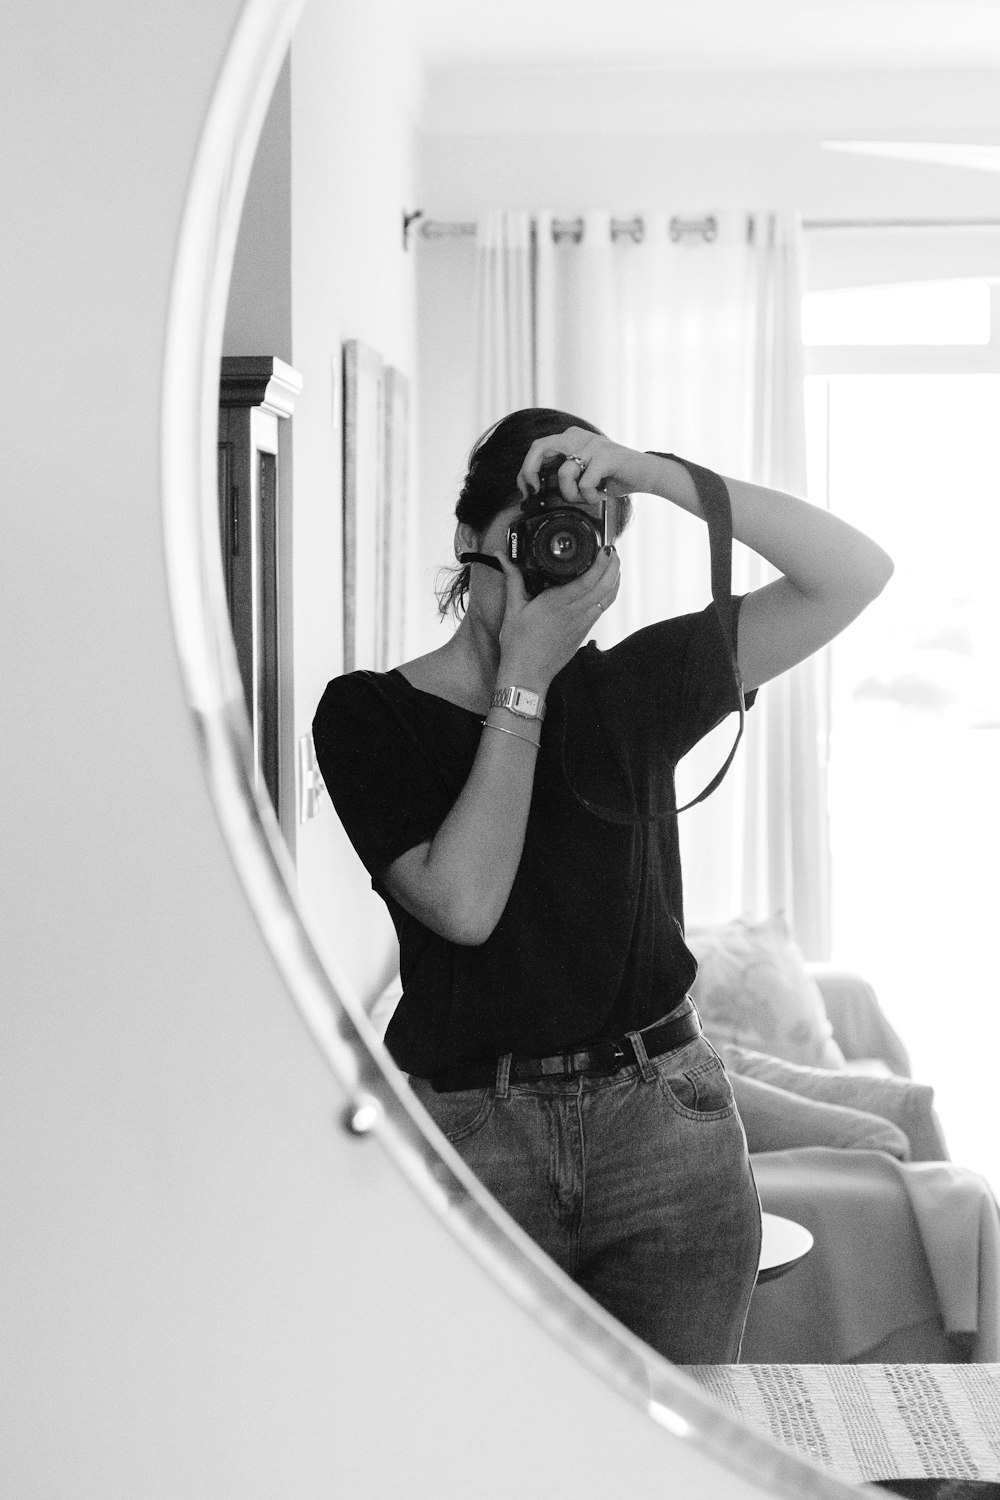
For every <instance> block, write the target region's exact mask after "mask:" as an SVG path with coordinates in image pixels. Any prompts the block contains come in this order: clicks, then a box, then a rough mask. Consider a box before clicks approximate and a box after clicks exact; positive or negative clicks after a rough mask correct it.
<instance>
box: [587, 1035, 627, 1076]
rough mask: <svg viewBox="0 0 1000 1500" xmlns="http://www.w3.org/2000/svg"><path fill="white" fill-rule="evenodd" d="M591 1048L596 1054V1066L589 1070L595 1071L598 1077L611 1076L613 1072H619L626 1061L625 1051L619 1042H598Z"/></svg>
mask: <svg viewBox="0 0 1000 1500" xmlns="http://www.w3.org/2000/svg"><path fill="white" fill-rule="evenodd" d="M590 1050H591V1052H592V1053H593V1054H595V1066H594V1067H592V1068H591V1069H590V1070H589V1071H590V1072H592V1073H595V1074H596V1075H597V1077H598V1078H609V1077H610V1076H611V1074H612V1073H617V1072H618V1070H619V1069H620V1068H621V1067H622V1066H623V1064H624V1062H625V1052H624V1050H623V1048H622V1046H621V1044H620V1043H619V1042H598V1043H597V1044H596V1046H594V1047H592V1048H591V1049H590ZM597 1054H599V1057H598V1056H597Z"/></svg>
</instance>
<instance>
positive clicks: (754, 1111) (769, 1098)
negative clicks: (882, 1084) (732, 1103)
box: [729, 1071, 910, 1161]
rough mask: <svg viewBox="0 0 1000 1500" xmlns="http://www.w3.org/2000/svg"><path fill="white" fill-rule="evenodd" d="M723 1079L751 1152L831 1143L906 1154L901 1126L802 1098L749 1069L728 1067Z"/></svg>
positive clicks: (900, 1157) (900, 1158)
mask: <svg viewBox="0 0 1000 1500" xmlns="http://www.w3.org/2000/svg"><path fill="white" fill-rule="evenodd" d="M729 1081H730V1083H731V1084H732V1086H733V1093H734V1094H735V1095H736V1107H737V1109H738V1110H739V1112H740V1119H741V1120H742V1121H743V1129H744V1130H745V1131H746V1137H747V1146H748V1147H749V1149H750V1151H751V1152H759V1151H790V1150H793V1149H794V1148H795V1147H796V1146H832V1147H835V1148H837V1149H839V1150H842V1151H887V1152H888V1153H889V1155H890V1156H894V1157H896V1159H897V1161H909V1160H910V1143H909V1141H908V1140H907V1138H906V1134H905V1132H904V1131H902V1130H900V1128H899V1126H898V1125H893V1124H892V1123H891V1122H890V1121H889V1120H884V1119H880V1118H879V1117H878V1116H877V1115H873V1114H867V1113H865V1112H864V1111H863V1110H860V1109H845V1108H843V1107H841V1106H839V1105H836V1104H823V1103H821V1102H820V1101H819V1100H818V1099H807V1098H805V1097H804V1096H803V1095H801V1094H793V1093H790V1092H789V1091H788V1089H783V1088H777V1087H776V1086H775V1085H774V1084H772V1083H764V1082H763V1081H762V1080H761V1079H759V1078H754V1077H751V1076H750V1075H749V1074H742V1073H737V1072H735V1071H730V1074H729Z"/></svg>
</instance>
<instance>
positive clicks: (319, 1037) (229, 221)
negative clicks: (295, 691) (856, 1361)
mask: <svg viewBox="0 0 1000 1500" xmlns="http://www.w3.org/2000/svg"><path fill="white" fill-rule="evenodd" d="M315 3H321V0H315ZM304 5H305V0H246V3H245V4H244V6H243V8H242V11H241V13H240V15H239V18H238V21H237V24H236V27H235V30H234V33H233V36H232V39H231V42H230V45H229V48H228V50H227V53H226V56H225V58H224V61H223V63H222V67H221V69H220V73H219V77H218V80H217V82H216V86H215V90H214V93H213V96H212V100H211V103H210V106H209V109H208V113H207V116H206V120H205V124H204V127H203V130H202V133H201V138H200V141H199V145H198V150H197V154H196V157H195V162H194V167H193V170H192V175H191V179H190V182H189V186H188V192H187V197H186V202H185V208H184V214H183V218H182V222H181V227H180V234H179V239H178V246H177V251H176V257H175V262H174V270H173V277H172V283H171V294H170V304H169V310H168V321H167V338H166V353H165V358H164V366H163V375H162V405H161V418H162V420H161V444H162V447H161V488H162V499H163V535H164V547H165V553H166V567H167V577H168V587H169V594H170V606H171V612H172V618H173V626H174V632H175V636H176V642H177V650H178V655H179V659H180V666H181V673H182V678H183V685H184V689H185V693H186V696H187V700H188V704H189V707H190V711H191V715H192V718H193V720H194V725H195V730H196V734H197V738H198V741H199V746H200V751H201V758H202V763H203V767H204V772H205V776H206V780H207V782H208V787H209V791H210V794H211V797H212V801H213V804H214V806H215V810H216V814H217V817H218V820H219V824H220V828H221V832H222V835H223V838H224V840H225V842H226V844H227V846H228V849H229V852H230V855H231V858H232V860H233V863H234V865H235V868H236V872H237V875H238V877H239V879H240V882H241V883H242V885H243V888H244V890H245V892H246V895H247V898H248V900H249V903H250V907H251V909H252V911H253V913H254V915H255V917H256V920H257V922H258V924H259V926H260V928H261V931H262V933H263V935H264V939H265V941H266V943H267V945H268V947H269V949H270V951H271V954H272V956H273V957H274V959H275V962H276V964H277V967H278V970H279V972H280V974H281V976H282V978H283V979H284V981H285V983H286V985H287V987H288V990H289V992H290V995H291V998H292V1000H293V1003H294V1004H295V1006H296V1008H297V1010H298V1012H299V1014H300V1016H301V1017H302V1019H303V1021H304V1022H305V1024H306V1026H307V1027H308V1029H309V1031H310V1033H311V1035H312V1037H313V1039H314V1041H315V1043H316V1045H317V1046H318V1047H319V1049H320V1051H321V1052H322V1054H323V1057H324V1058H325V1060H326V1062H327V1064H328V1065H329V1068H330V1070H331V1072H332V1073H333V1075H334V1077H335V1079H336V1081H337V1083H338V1084H339V1085H340V1087H341V1089H342V1090H343V1091H344V1093H345V1094H346V1096H347V1100H348V1104H347V1107H346V1109H345V1110H344V1114H343V1117H342V1123H343V1125H344V1128H345V1129H347V1130H350V1131H352V1132H353V1133H354V1134H356V1135H368V1134H371V1135H372V1136H374V1137H375V1138H376V1139H377V1140H378V1141H379V1142H380V1144H381V1145H382V1146H383V1147H384V1149H385V1150H386V1151H387V1152H388V1153H389V1155H390V1157H391V1158H392V1160H393V1161H394V1162H395V1164H396V1166H397V1167H398V1168H399V1170H400V1171H401V1172H402V1173H403V1174H404V1176H405V1177H406V1178H407V1179H408V1181H409V1183H410V1184H411V1186H413V1187H414V1188H415V1189H416V1191H417V1192H418V1193H419V1194H420V1196H421V1197H422V1199H423V1200H424V1202H425V1204H426V1205H427V1207H428V1208H429V1209H430V1210H431V1211H432V1212H433V1213H435V1214H436V1215H437V1217H438V1218H439V1219H440V1220H441V1222H442V1223H443V1225H444V1227H445V1228H446V1229H447V1230H448V1231H449V1232H450V1233H451V1234H452V1235H454V1236H455V1238H456V1239H458V1240H459V1241H460V1242H461V1243H462V1244H463V1246H465V1248H466V1249H467V1250H468V1251H469V1252H470V1253H471V1254H472V1255H473V1257H474V1258H475V1259H476V1260H477V1261H478V1263H479V1264H480V1266H481V1267H482V1269H483V1270H484V1271H485V1272H487V1273H488V1274H489V1275H490V1276H492V1277H493V1278H494V1280H495V1281H497V1282H499V1283H500V1285H501V1286H502V1287H503V1288H504V1289H505V1290H506V1291H507V1293H508V1294H509V1295H510V1296H511V1297H512V1298H513V1300H514V1301H515V1302H517V1303H518V1304H520V1306H521V1307H522V1308H524V1309H525V1310H526V1311H527V1312H528V1314H529V1315H530V1316H531V1318H532V1319H533V1320H534V1321H535V1322H536V1323H539V1324H541V1325H542V1326H544V1327H545V1328H546V1329H547V1330H548V1331H549V1332H550V1333H551V1334H552V1335H553V1337H554V1338H556V1339H557V1340H558V1341H559V1342H560V1343H561V1344H562V1345H563V1346H564V1347H565V1348H566V1349H567V1350H568V1352H569V1353H571V1354H572V1355H574V1356H575V1357H576V1358H577V1359H579V1360H581V1361H582V1362H583V1363H584V1364H585V1365H587V1366H588V1367H589V1368H591V1369H592V1370H593V1371H594V1373H595V1374H596V1375H598V1376H600V1377H601V1378H602V1379H603V1380H604V1381H605V1382H606V1383H607V1384H608V1385H609V1386H611V1387H613V1388H614V1389H615V1390H617V1391H618V1392H619V1393H620V1394H621V1395H622V1396H624V1397H625V1399H626V1400H627V1401H629V1402H630V1404H632V1405H633V1406H636V1407H639V1408H640V1409H641V1410H642V1411H644V1412H645V1413H646V1414H647V1415H648V1416H650V1417H651V1418H652V1419H653V1420H654V1421H655V1422H657V1423H658V1424H659V1425H660V1426H661V1427H663V1428H665V1429H666V1430H667V1432H669V1433H670V1434H671V1435H672V1436H673V1437H674V1438H676V1439H678V1440H680V1441H682V1442H685V1443H689V1444H691V1445H693V1446H694V1447H695V1448H696V1449H698V1450H699V1451H700V1452H701V1453H702V1454H703V1455H704V1456H706V1457H708V1458H709V1460H710V1461H712V1462H714V1463H715V1464H717V1465H718V1466H719V1468H720V1470H723V1471H725V1472H728V1473H729V1474H732V1475H733V1476H741V1477H743V1478H745V1479H748V1480H750V1481H752V1482H753V1483H754V1484H756V1485H758V1486H763V1487H764V1488H765V1489H766V1490H767V1491H768V1492H769V1493H770V1494H772V1495H774V1496H782V1497H789V1500H811V1497H815V1500H844V1497H847V1496H850V1495H857V1494H859V1493H868V1494H871V1495H875V1494H884V1493H885V1492H884V1491H882V1490H875V1489H869V1487H868V1486H863V1487H861V1488H860V1489H859V1488H858V1487H856V1486H853V1485H850V1484H848V1483H846V1482H845V1481H841V1480H839V1479H837V1478H835V1477H833V1476H832V1475H830V1474H828V1473H826V1472H824V1471H823V1470H821V1469H819V1468H817V1467H814V1466H812V1465H811V1464H809V1463H807V1462H806V1461H805V1460H802V1459H800V1458H799V1457H798V1456H797V1455H795V1454H793V1453H791V1452H789V1451H786V1450H784V1449H782V1448H779V1447H778V1446H777V1444H775V1443H773V1442H771V1441H770V1440H769V1439H768V1438H766V1437H765V1436H764V1435H763V1434H758V1433H756V1432H753V1431H751V1430H749V1429H748V1428H746V1427H744V1426H743V1425H742V1424H741V1423H739V1422H738V1421H737V1420H736V1419H735V1418H734V1417H732V1416H730V1415H729V1414H728V1413H726V1412H725V1411H724V1410H723V1409H722V1408H721V1407H719V1406H717V1405H716V1404H715V1402H713V1401H712V1400H711V1398H710V1397H708V1396H707V1395H706V1394H705V1393H704V1392H703V1391H702V1390H701V1388H700V1387H699V1386H698V1385H697V1384H696V1383H695V1382H694V1381H693V1380H692V1379H691V1378H690V1377H688V1376H686V1375H684V1374H683V1373H682V1371H681V1370H680V1369H678V1368H677V1367H675V1366H673V1365H671V1364H669V1363H668V1362H667V1361H666V1360H664V1359H662V1358H661V1357H660V1356H659V1355H658V1354H656V1353H655V1352H654V1351H653V1350H652V1349H650V1348H648V1347H647V1346H646V1345H645V1344H644V1343H642V1342H641V1341H640V1340H639V1339H637V1338H636V1337H635V1336H634V1335H632V1334H631V1333H629V1332H628V1330H626V1329H625V1328H623V1327H622V1325H621V1324H619V1323H618V1322H617V1320H615V1319H614V1318H612V1317H611V1316H610V1315H609V1314H607V1313H605V1312H604V1310H603V1309H602V1308H600V1307H599V1306H598V1305H597V1304H596V1303H594V1302H593V1301H592V1300H591V1299H590V1298H589V1297H587V1296H586V1294H585V1293H583V1292H582V1291H581V1290H580V1288H578V1287H577V1286H576V1285H575V1284H574V1283H573V1282H572V1281H571V1280H570V1279H569V1278H568V1277H567V1276H565V1275H564V1274H563V1273H562V1272H561V1271H560V1270H559V1269H558V1268H557V1267H556V1266H555V1264H554V1263H553V1262H552V1261H550V1260H549V1258H548V1257H547V1256H546V1255H545V1254H544V1252H543V1251H541V1250H540V1249H539V1247H538V1246H537V1245H536V1244H535V1243H534V1241H533V1240H531V1239H530V1238H529V1237H528V1236H527V1235H526V1234H525V1233H524V1232H523V1231H522V1230H521V1229H520V1228H519V1227H518V1226H517V1225H516V1224H515V1223H514V1221H513V1220H512V1219H510V1218H509V1217H508V1216H507V1215H506V1213H505V1212H504V1211H503V1210H502V1209H501V1208H500V1206H499V1204H497V1203H496V1202H495V1200H494V1199H493V1198H492V1197H491V1196H490V1195H489V1193H487V1192H486V1190H485V1189H484V1188H483V1187H482V1185H481V1184H480V1183H479V1182H478V1180H477V1179H476V1178H475V1177H474V1176H473V1175H472V1173H471V1172H470V1171H469V1169H468V1168H467V1167H466V1166H465V1164H464V1162H462V1160H461V1158H460V1157H459V1156H458V1155H457V1153H456V1152H454V1151H453V1149H452V1148H451V1146H450V1145H449V1143H448V1142H447V1141H446V1140H445V1138H444V1136H443V1135H441V1134H440V1133H439V1132H438V1131H437V1129H436V1127H435V1126H434V1125H433V1123H432V1122H431V1121H430V1119H429V1117H428V1116H427V1115H426V1114H425V1113H424V1111H423V1110H422V1109H421V1108H420V1106H419V1104H418V1103H417V1101H416V1099H415V1098H414V1097H413V1095H412V1094H411V1091H410V1089H409V1088H408V1086H407V1084H406V1082H405V1079H404V1078H403V1075H402V1074H401V1073H399V1071H398V1070H397V1069H395V1068H394V1067H393V1065H392V1064H391V1062H390V1061H389V1059H388V1058H387V1057H386V1054H385V1052H384V1049H383V1047H382V1044H381V1042H380V1040H379V1038H378V1036H377V1034H376V1032H375V1031H374V1029H373V1028H372V1026H371V1024H370V1022H369V1020H368V1018H367V1016H366V1014H365V1012H364V1009H363V1006H362V1004H361V1001H360V999H359V997H358V996H357V995H356V994H355V993H354V992H353V989H352V986H351V985H350V984H349V983H348V982H347V980H346V978H345V976H344V975H343V974H341V973H338V972H337V971H336V968H335V965H334V964H333V963H331V961H330V960H329V959H324V958H322V957H321V951H322V947H321V945H320V943H319V942H318V941H317V940H315V939H314V937H313V934H312V933H311V931H310V928H309V924H308V921H307V919H306V918H305V916H304V914H303V913H302V912H301V911H300V909H299V906H298V903H297V900H296V879H295V870H294V867H293V865H292V862H291V859H290V857H289V855H288V852H287V850H286V848H285V845H284V843H283V841H282V838H281V834H280V830H279V827H278V822H277V819H276V817H275V814H274V810H273V808H272V807H271V805H270V803H269V802H268V801H267V800H266V798H263V797H260V796H258V794H257V793H256V792H255V790H254V781H255V776H254V763H253V747H252V738H251V733H250V725H249V720H248V717H247V713H246V708H245V705H244V700H243V692H242V686H241V682H240V676H239V670H238V667H237V662H236V653H235V648H234V645H233V638H232V634H231V632H230V628H229V621H228V614H227V610H226V604H225V588H224V583H223V575H222V564H221V551H220V547H219V538H218V524H217V500H216V493H215V490H216V472H215V463H216V459H215V446H216V434H217V423H218V385H219V369H220V360H221V356H222V340H223V328H224V322H225V312H226V301H227V296H228V289H229V282H230V277H231V273H232V267H233V259H234V255H235V250H236V240H237V234H238V230H239V223H240V216H241V213H242V209H243V200H244V197H245V194H246V190H247V185H248V182H249V179H250V173H251V169H252V166H253V161H254V156H255V153H256V149H257V143H258V140H259V137H260V134H261V131H262V129H263V125H264V120H265V116H266V113H267V108H268V105H269V103H270V100H271V95H272V93H273V91H274V87H275V85H276V82H277V78H278V74H279V72H280V69H281V66H282V63H283V61H284V58H285V56H286V54H287V52H288V50H289V48H290V46H291V42H292V35H293V32H294V28H295V24H296V22H297V20H298V18H299V15H300V13H301V11H302V9H303V8H304Z"/></svg>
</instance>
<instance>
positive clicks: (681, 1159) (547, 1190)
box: [410, 1000, 760, 1364]
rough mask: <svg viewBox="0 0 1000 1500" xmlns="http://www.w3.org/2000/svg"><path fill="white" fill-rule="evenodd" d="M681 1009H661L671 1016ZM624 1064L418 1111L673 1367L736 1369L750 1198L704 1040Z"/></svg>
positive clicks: (459, 1095) (753, 1230)
mask: <svg viewBox="0 0 1000 1500" xmlns="http://www.w3.org/2000/svg"><path fill="white" fill-rule="evenodd" d="M692 1005H693V1002H691V1001H690V1000H686V1001H684V1002H683V1005H682V1006H681V1007H679V1008H678V1010H677V1011H676V1012H674V1014H677V1015H680V1014H683V1012H684V1009H685V1008H691V1007H692ZM632 1037H633V1042H634V1044H635V1049H636V1056H637V1057H638V1058H639V1059H640V1062H639V1064H638V1065H634V1064H633V1065H632V1066H631V1067H627V1068H623V1069H622V1070H621V1071H620V1072H619V1073H615V1074H613V1075H612V1076H610V1077H595V1076H593V1075H583V1076H580V1077H577V1078H572V1079H552V1080H549V1079H545V1080H542V1081H538V1082H534V1081H533V1082H531V1083H518V1084H511V1083H510V1082H509V1079H508V1073H509V1068H510V1059H509V1058H501V1059H500V1062H499V1065H498V1068H497V1079H496V1083H495V1085H494V1086H493V1087H490V1088H476V1089H463V1090H459V1091H456V1092H453V1093H441V1094H438V1093H436V1092H435V1091H434V1089H433V1088H432V1086H431V1084H430V1083H429V1082H428V1081H427V1080H425V1079H420V1078H411V1080H410V1084H411V1087H412V1088H413V1090H414V1092H415V1093H416V1095H417V1097H418V1099H419V1100H420V1102H421V1104H422V1105H423V1106H424V1108H425V1109H426V1110H427V1112H428V1114H429V1115H430V1116H431V1118H432V1119H433V1120H434V1121H435V1123H436V1124H437V1125H438V1127H439V1129H441V1130H442V1131H443V1133H444V1134H445V1135H446V1136H447V1137H448V1139H449V1141H451V1143H452V1145H453V1146H454V1147H455V1149H456V1150H457V1151H458V1152H459V1154H460V1155H461V1156H462V1158H463V1159H464V1160H465V1161H466V1162H467V1163H468V1165H469V1166H470V1167H471V1169H472V1170H473V1171H474V1172H475V1173H476V1175H477V1177H479V1179H480V1180H481V1181H482V1182H483V1183H484V1184H485V1186H486V1187H487V1188H488V1189H489V1191H490V1192H491V1193H492V1194H493V1196H494V1197H495V1198H496V1199H497V1200H498V1201H499V1202H500V1204H501V1205H502V1206H503V1207H504V1208H505V1209H506V1210H507V1212H508V1213H509V1214H510V1215H511V1217H512V1218H514V1219H515V1220H516V1221H517V1222H518V1224H520V1225H521V1226H522V1228H523V1229H525V1230H526V1231H527V1233H528V1234H530V1235H531V1236H532V1238H533V1239H535V1240H537V1242H538V1244H539V1245H540V1246H541V1247H542V1249H543V1250H545V1251H546V1252H547V1254H548V1255H550V1256H551V1257H552V1259H553V1260H554V1261H555V1262H556V1264H557V1265H559V1266H560V1267H561V1268H562V1269H563V1270H564V1271H565V1272H567V1273H568V1275H570V1276H571V1277H572V1278H573V1280H574V1281H576V1282H577V1283H578V1284H579V1285H580V1286H581V1287H582V1288H583V1289H584V1290H585V1291H587V1292H589V1293H590V1295H591V1296H592V1297H593V1298H594V1299H595V1301H597V1302H599V1303H600V1305H601V1306H602V1307H604V1308H606V1309H607V1310H608V1312H610V1313H612V1314H613V1315H614V1316H615V1317H616V1318H618V1319H619V1321H620V1322H622V1323H624V1324H625V1326H626V1327H627V1328H629V1329H631V1330H632V1332H633V1333H635V1334H637V1335H638V1336H639V1337H640V1338H641V1339H644V1340H645V1342H646V1343H647V1344H650V1345H651V1346H652V1347H653V1348H654V1349H656V1350H657V1351H658V1352H659V1353H660V1354H662V1355H664V1356H665V1357H666V1358H667V1359H669V1360H672V1361H674V1362H675V1363H677V1364H727V1363H733V1362H735V1361H736V1360H738V1358H739V1350H740V1341H741V1339H742V1336H743V1325H744V1322H745V1321H746V1315H747V1309H748V1307H749V1304H750V1294H751V1292H752V1291H753V1287H754V1281H755V1278H756V1274H757V1263H758V1259H759V1255H760V1203H759V1200H758V1197H757V1189H756V1186H755V1184H754V1180H753V1173H752V1171H751V1168H750V1159H749V1156H748V1154H747V1145H746V1137H745V1135H744V1133H743V1126H742V1124H741V1122H740V1118H739V1115H738V1114H737V1112H736V1102H735V1100H734V1098H733V1091H732V1088H731V1086H730V1083H729V1079H728V1076H727V1074H726V1070H725V1067H724V1066H723V1063H722V1061H721V1060H720V1058H719V1056H718V1054H717V1053H716V1052H715V1050H714V1048H713V1047H712V1046H711V1045H710V1044H709V1043H708V1042H707V1041H706V1040H705V1038H704V1037H703V1036H698V1037H695V1038H694V1040H692V1041H690V1042H686V1043H684V1044H683V1045H682V1046H680V1047H679V1048H677V1049H676V1050H675V1051H673V1052H669V1053H666V1054H665V1055H663V1056H662V1057H657V1058H654V1059H653V1060H652V1061H650V1059H649V1058H648V1057H647V1055H646V1051H645V1048H644V1047H643V1045H642V1039H641V1037H640V1036H638V1034H637V1033H633V1034H632Z"/></svg>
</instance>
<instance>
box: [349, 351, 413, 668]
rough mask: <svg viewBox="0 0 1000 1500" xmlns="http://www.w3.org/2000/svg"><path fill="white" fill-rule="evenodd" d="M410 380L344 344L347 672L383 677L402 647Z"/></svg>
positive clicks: (377, 358) (371, 355) (376, 358)
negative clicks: (362, 670)
mask: <svg viewBox="0 0 1000 1500" xmlns="http://www.w3.org/2000/svg"><path fill="white" fill-rule="evenodd" d="M409 447H410V383H409V381H408V379H407V377H406V376H405V375H404V374H403V373H402V371H400V370H397V369H396V368H395V367H394V366H392V365H386V364H385V363H384V361H383V360H382V357H381V355H380V354H379V353H378V352H377V351H376V350H375V349H372V348H371V347H370V346H369V345H367V344H364V343H362V342H361V341H360V340H359V339H349V340H347V341H346V343H345V344H344V671H345V672H352V671H355V670H359V669H366V670H371V671H376V672H385V671H388V669H389V668H390V667H392V666H395V665H396V664H397V663H398V662H399V661H401V660H402V657H403V655H404V649H405V638H404V637H405V615H406V574H407V560H406V547H407V511H408V490H409Z"/></svg>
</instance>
